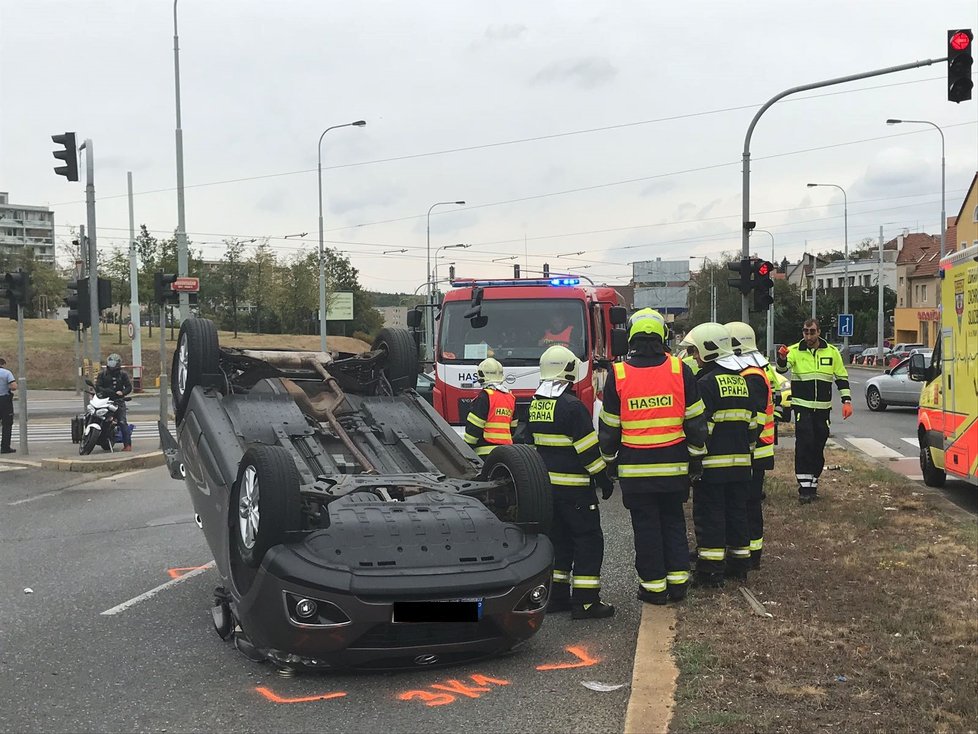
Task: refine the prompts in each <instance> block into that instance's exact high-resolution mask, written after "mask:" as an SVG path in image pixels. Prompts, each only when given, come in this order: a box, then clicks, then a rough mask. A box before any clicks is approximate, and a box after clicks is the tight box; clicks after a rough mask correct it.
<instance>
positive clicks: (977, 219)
mask: <svg viewBox="0 0 978 734" xmlns="http://www.w3.org/2000/svg"><path fill="white" fill-rule="evenodd" d="M971 221H972V222H978V206H976V207H975V213H974V216H972V217H971Z"/></svg>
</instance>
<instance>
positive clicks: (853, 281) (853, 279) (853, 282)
mask: <svg viewBox="0 0 978 734" xmlns="http://www.w3.org/2000/svg"><path fill="white" fill-rule="evenodd" d="M854 285H856V276H855V275H850V276H849V286H850V287H852V286H854Z"/></svg>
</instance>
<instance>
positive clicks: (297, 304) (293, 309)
mask: <svg viewBox="0 0 978 734" xmlns="http://www.w3.org/2000/svg"><path fill="white" fill-rule="evenodd" d="M318 284H319V268H318V256H317V254H316V253H314V252H309V253H305V254H303V253H301V252H297V253H295V254H293V255H292V257H290V258H289V259H288V260H286V262H285V263H284V264H283V265H282V266H281V267H279V268H277V272H276V277H275V279H274V283H273V285H272V288H271V289H270V290H271V293H270V296H269V303H270V305H271V307H272V308H273V309H274V310H275V312H276V315H277V316H278V319H279V322H280V324H281V329H282V331H285V332H288V333H292V334H308V333H310V332H311V331H312V329H313V328H314V325H315V324H314V321H315V320H314V318H313V317H314V316H315V313H316V309H317V308H318V304H319V285H318ZM312 333H315V332H312Z"/></svg>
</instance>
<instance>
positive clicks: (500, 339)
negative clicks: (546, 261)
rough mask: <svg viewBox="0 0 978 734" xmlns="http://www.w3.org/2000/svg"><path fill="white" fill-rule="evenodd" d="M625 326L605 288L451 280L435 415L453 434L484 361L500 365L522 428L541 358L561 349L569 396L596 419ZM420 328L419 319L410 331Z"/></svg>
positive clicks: (441, 315)
mask: <svg viewBox="0 0 978 734" xmlns="http://www.w3.org/2000/svg"><path fill="white" fill-rule="evenodd" d="M626 319H627V311H626V309H625V303H624V299H623V298H622V296H621V295H620V294H619V293H618V291H616V290H615V289H614V288H611V287H608V286H596V285H582V284H581V279H580V278H572V277H551V278H541V279H531V278H513V279H504V280H476V279H461V280H453V281H452V290H450V291H448V292H447V293H446V294H445V297H444V300H443V301H442V304H441V307H440V309H439V312H438V317H437V322H438V327H437V332H436V338H435V342H434V350H433V353H434V375H433V376H434V387H433V391H432V403H433V405H434V408H435V410H436V411H437V412H438V413H439V414H440V415H441V416H442V417H443V418H445V420H447V421H448V422H449V423H451V424H452V425H454V426H456V427H460V426H462V425H463V424H464V422H465V418H466V416H467V415H468V406H469V404H470V403H471V401H472V400H473V399H474V398H475V397H476V395H478V393H479V390H480V389H481V385H480V384H479V381H478V376H477V374H476V369H477V367H478V365H479V363H480V362H481V361H482V360H484V359H486V358H487V357H494V358H495V359H497V360H499V362H500V363H501V364H502V366H503V373H504V375H505V380H506V384H507V385H508V387H509V389H510V391H511V392H512V393H513V395H514V396H515V397H516V412H517V417H518V418H519V420H520V422H521V423H524V424H525V422H526V419H527V415H528V409H529V404H530V400H531V399H532V397H533V393H534V391H535V390H536V388H537V387H538V386H539V384H540V366H539V362H540V355H541V354H543V352H544V351H545V350H546V349H547V348H548V347H549V346H551V345H552V344H557V343H559V344H564V345H565V346H567V347H568V348H569V349H570V350H571V351H572V352H574V354H575V355H577V357H578V359H580V369H579V372H578V376H577V381H576V382H575V383H574V386H573V390H574V393H575V394H576V395H577V397H579V398H580V399H581V400H582V401H583V402H584V404H585V405H586V406H588V407H589V408H590V409H591V410H592V414H593V415H597V410H596V409H595V405H598V406H600V402H599V401H600V394H601V389H602V387H603V386H604V378H605V375H606V374H607V369H608V366H609V365H610V363H611V361H612V360H613V359H614V358H615V357H616V356H621V355H623V354H624V353H625V352H626V351H627V349H628V344H627V342H628V339H627V334H626V332H625V330H624V329H622V328H620V327H621V326H622V325H623V324H624V323H625V321H626ZM419 322H420V314H418V318H416V319H415V324H417V323H419Z"/></svg>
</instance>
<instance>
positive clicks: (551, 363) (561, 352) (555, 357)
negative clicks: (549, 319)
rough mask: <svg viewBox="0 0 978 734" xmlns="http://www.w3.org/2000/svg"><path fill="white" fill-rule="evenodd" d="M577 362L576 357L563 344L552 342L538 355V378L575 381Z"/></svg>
mask: <svg viewBox="0 0 978 734" xmlns="http://www.w3.org/2000/svg"><path fill="white" fill-rule="evenodd" d="M577 364H578V360H577V357H575V356H574V353H573V352H572V351H571V350H570V349H568V348H567V347H565V346H564V345H563V344H554V345H553V346H552V347H550V348H548V349H547V351H545V352H544V353H543V354H542V355H540V379H541V380H563V381H564V382H575V381H576V380H577Z"/></svg>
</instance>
